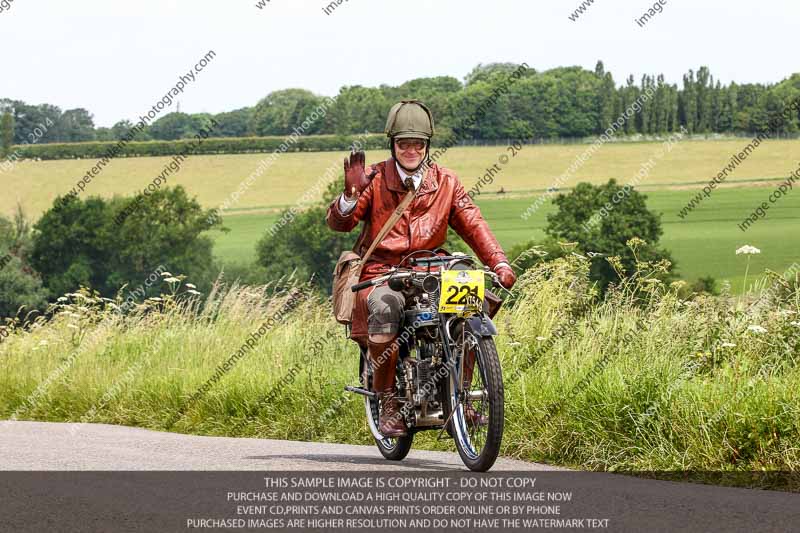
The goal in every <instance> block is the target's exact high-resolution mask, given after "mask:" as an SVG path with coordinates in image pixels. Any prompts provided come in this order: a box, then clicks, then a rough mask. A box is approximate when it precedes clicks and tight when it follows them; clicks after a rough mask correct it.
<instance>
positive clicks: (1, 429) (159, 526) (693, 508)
mask: <svg viewBox="0 0 800 533" xmlns="http://www.w3.org/2000/svg"><path fill="white" fill-rule="evenodd" d="M465 470H466V469H465V467H464V466H463V464H462V463H461V460H460V458H459V456H458V455H457V454H455V453H444V452H428V451H421V450H412V451H411V453H410V454H409V456H408V458H407V459H406V460H404V461H402V462H389V461H386V460H385V459H383V457H382V456H381V455H380V453H379V452H378V451H377V449H376V448H375V447H371V446H350V445H341V444H322V443H307V442H292V441H279V440H260V439H233V438H221V437H199V436H189V435H179V434H174V433H163V432H157V431H149V430H145V429H137V428H128V427H119V426H109V425H101V424H96V425H95V424H90V425H82V426H73V425H71V424H57V423H40V422H9V421H0V532H5V531H14V532H15V533H16V532H21V531H37V532H38V531H58V532H61V531H63V532H72V531H98V532H101V531H102V532H116V531H147V532H152V531H187V530H191V529H205V530H214V531H217V530H226V531H227V530H230V529H238V530H242V531H264V530H271V531H311V530H313V531H381V532H382V533H387V532H390V531H402V532H403V533H411V532H412V531H432V530H435V531H458V532H459V533H462V532H466V531H495V532H496V531H511V530H517V531H522V530H525V531H531V530H543V531H544V530H547V531H554V530H555V531H648V532H650V531H653V532H672V531H681V532H688V531H692V532H694V531H703V532H707V531H725V532H728V531H741V532H747V533H752V532H754V531H758V532H767V531H769V532H771V531H781V532H783V531H800V526H798V524H800V495H798V494H792V493H785V492H777V491H765V490H749V489H742V488H730V487H719V486H713V485H701V484H693V483H679V482H672V481H661V480H653V479H643V478H639V477H631V476H624V475H616V474H610V473H599V472H575V471H570V470H567V469H560V468H558V467H553V466H548V465H542V464H535V463H527V462H523V461H515V460H510V459H500V460H498V462H497V463H496V465H495V467H494V468H493V469H492V470H491V471H490V472H489V473H487V474H473V473H467V472H465ZM279 478H281V479H283V481H282V483H284V484H283V485H277V484H271V483H278V481H275V480H278V479H279ZM378 478H381V479H383V480H384V482H386V483H387V484H386V485H377V484H375V485H371V487H373V488H367V489H364V490H365V492H370V493H372V494H373V495H376V498H377V497H378V496H377V495H380V494H384V495H390V494H389V493H391V492H392V490H393V489H389V488H382V489H380V488H377V487H379V486H380V487H391V486H392V485H391V480H392V479H394V480H402V479H403V478H406V480H407V481H413V482H422V481H426V480H430V479H433V480H434V481H436V480H439V481H442V480H443V479H444V478H449V479H450V481H449V483H451V484H450V485H447V487H449V488H444V489H443V488H431V487H432V486H427V487H425V486H424V485H406V486H412V487H414V488H413V489H412V490H405V494H406V495H407V497H422V496H425V497H429V498H433V497H434V496H436V497H438V499H429V500H425V502H437V503H432V504H430V506H429V507H425V505H426V504H425V503H424V502H421V503H419V507H418V508H419V509H421V510H420V511H417V510H413V511H411V510H409V509H410V508H409V507H408V505H406V507H402V505H405V503H407V502H405V500H393V501H394V502H395V503H397V504H398V505H400V507H397V508H392V507H385V508H384V507H383V505H384V502H386V501H387V500H375V504H376V505H377V504H378V503H380V504H381V510H379V511H375V510H365V509H366V508H367V507H369V506H366V505H364V506H361V507H360V508H359V507H342V508H341V509H342V511H341V514H340V515H337V514H335V513H336V512H338V511H335V506H333V507H331V508H332V509H334V511H333V512H334V514H333V515H331V514H328V515H326V512H325V511H324V510H320V509H322V508H323V505H324V503H322V502H319V504H318V505H317V506H312V505H308V500H306V498H305V497H306V493H309V494H311V495H312V496H313V495H314V494H313V493H315V491H317V492H319V491H318V489H316V488H313V489H312V488H306V489H297V490H301V492H302V491H304V492H303V493H302V494H301V493H300V492H295V494H296V495H297V496H298V497H302V499H301V501H300V503H298V506H296V507H293V508H291V509H294V511H293V512H292V513H290V512H289V510H290V507H289V506H291V505H294V503H292V502H294V501H297V500H292V499H291V498H289V503H285V504H283V503H282V504H280V505H282V506H283V508H284V511H285V512H284V511H274V509H273V506H274V505H275V504H274V502H275V501H277V500H273V503H271V504H264V503H263V502H258V501H253V500H246V499H244V500H236V498H235V497H234V499H233V501H232V500H231V495H236V494H246V493H262V492H261V491H265V490H266V491H270V490H272V491H274V492H273V493H274V494H278V495H282V494H285V495H286V496H291V494H290V493H292V491H293V489H292V487H293V486H294V485H293V483H294V482H295V481H297V480H299V479H312V480H313V479H317V480H324V479H330V480H331V483H334V485H331V487H338V489H337V488H333V489H326V490H330V491H333V492H336V491H337V490H338V491H340V492H343V491H344V492H346V491H347V490H349V489H341V487H342V485H341V483H342V480H346V479H350V480H351V481H352V480H355V481H358V482H361V483H363V482H366V481H367V480H369V479H373V481H374V480H375V479H378ZM503 479H505V480H507V481H505V482H504V483H506V485H503V484H502V483H501V482H503ZM387 480H389V481H387ZM498 480H499V481H498ZM470 481H472V482H475V483H477V485H472V486H477V487H478V488H477V489H475V490H476V491H478V492H481V491H483V493H484V498H485V499H484V500H480V501H481V502H483V503H482V504H480V505H489V506H491V507H492V510H491V511H489V510H483V509H479V510H478V511H477V512H476V513H473V514H470V513H471V512H472V511H469V510H465V511H462V510H461V507H457V506H456V504H455V503H452V504H448V503H447V502H448V500H445V499H444V498H445V497H452V496H457V495H459V494H466V493H470V491H473V489H468V490H466V491H465V490H464V487H467V488H468V487H469V486H470V485H464V484H462V483H463V482H470ZM484 481H485V482H498V483H501V484H500V485H491V484H487V485H485V486H487V487H495V486H497V487H501V488H486V489H481V488H480V487H481V486H483V485H481V484H482V483H483V482H484ZM512 482H516V483H521V482H526V483H530V482H535V483H536V485H535V490H534V489H533V488H531V487H532V486H530V485H529V486H528V487H529V488H528V489H512V488H505V489H503V488H502V487H503V486H505V487H513V486H514V485H513V483H512ZM265 483H266V485H265ZM337 483H338V485H337ZM375 483H377V481H376V482H375ZM265 486H266V489H265ZM278 486H280V487H281V488H280V489H275V487H278ZM442 486H443V485H439V487H442ZM516 486H517V487H519V485H516ZM454 487H455V488H454ZM459 487H461V488H459ZM320 490H321V489H320ZM398 490H400V491H402V490H404V489H394V491H395V492H397V491H398ZM539 491H541V492H539ZM473 492H474V491H473ZM516 493H525V494H528V495H529V496H530V495H535V494H538V493H541V494H547V495H548V496H547V498H550V496H549V495H551V494H556V495H557V494H559V493H560V494H562V495H563V494H569V495H570V496H569V498H568V499H564V500H554V501H558V502H559V504H558V506H557V507H558V509H559V510H558V511H555V512H554V511H552V509H555V508H556V507H555V506H554V504H553V503H552V502H551V503H550V504H548V505H549V508H550V509H551V510H550V511H547V512H546V513H544V514H543V511H542V510H541V509H544V508H546V507H548V506H546V505H545V504H544V500H541V501H528V502H526V504H525V505H526V507H525V508H524V511H523V508H522V507H518V508H516V509H517V510H515V508H513V507H512V506H511V503H513V502H516V501H518V500H516V496H514V494H516ZM264 494H266V493H264ZM320 494H321V493H320ZM509 494H510V496H506V495H509ZM281 497H282V496H281ZM501 497H502V498H508V499H498V498H501ZM281 501H283V500H281ZM314 501H315V500H313V499H312V500H311V502H314ZM414 501H417V502H419V500H414ZM459 501H460V502H461V504H465V503H466V504H475V505H476V506H477V505H479V504H478V503H477V502H478V501H479V500H477V499H475V500H471V499H469V498H467V499H463V500H459ZM520 501H521V500H520ZM548 501H549V500H548ZM403 502H405V503H403ZM506 504H508V506H507V507H506V508H505V510H503V509H502V506H504V505H506ZM260 505H263V507H259V506H260ZM342 505H348V503H347V501H345V502H344V503H343V504H342ZM370 505H372V504H370ZM437 505H438V507H435V506H437ZM520 505H522V504H521V503H520ZM248 506H250V507H248ZM312 507H313V510H312V511H308V510H307V509H310V508H312ZM347 509H353V510H347ZM359 509H361V510H359ZM369 509H375V507H374V506H373V507H369ZM392 509H399V510H392ZM434 509H436V510H434ZM448 509H451V511H449V510H448ZM456 509H458V510H456ZM487 509H488V507H487ZM256 511H257V512H259V513H261V515H260V516H262V517H263V516H267V517H271V518H268V520H272V519H275V520H289V519H290V518H291V517H293V516H296V517H304V519H305V520H312V519H319V520H327V519H330V520H348V519H351V520H363V521H364V522H358V523H359V524H362V523H363V524H370V525H368V526H352V527H349V526H347V527H346V526H345V525H343V524H344V522H342V523H341V525H339V526H337V525H335V523H334V522H330V523H328V525H324V526H318V527H315V528H311V527H307V528H306V527H303V528H294V529H291V528H290V527H287V526H286V524H288V523H289V522H281V524H283V525H280V526H276V525H275V524H277V522H269V521H265V522H263V523H262V524H265V525H256V523H255V522H253V523H251V522H248V521H247V520H246V519H250V518H252V515H250V514H249V513H251V512H256ZM282 512H283V514H281V513H282ZM242 513H244V514H242ZM364 513H367V514H364ZM375 513H379V514H375ZM398 513H400V514H398ZM403 513H405V514H403ZM408 513H411V515H410V516H411V518H416V519H425V520H429V519H430V520H433V519H438V520H440V521H441V522H440V523H441V524H446V525H444V526H442V527H415V526H414V525H413V524H412V525H407V524H406V523H405V522H404V523H402V525H397V524H400V522H396V523H395V525H392V524H393V523H392V522H386V523H382V522H379V520H399V519H400V518H402V517H404V516H406V515H407V514H408ZM231 516H232V517H233V518H236V519H239V520H241V523H242V524H243V525H242V526H240V527H235V526H226V529H218V526H213V525H212V526H209V525H208V524H209V523H210V522H203V521H204V520H214V519H220V518H222V517H231ZM275 517H277V518H275ZM470 517H471V518H470ZM515 518H521V519H526V518H527V519H528V520H530V519H538V520H542V521H541V522H538V523H537V524H538V525H535V526H530V525H523V524H521V523H520V524H519V525H518V526H517V527H516V528H513V527H510V526H507V525H505V524H511V523H512V522H507V523H506V522H502V523H501V522H497V521H499V520H513V519H515ZM403 519H404V520H405V519H406V518H403ZM466 520H472V521H471V522H466ZM479 520H480V521H479ZM484 520H485V521H484ZM544 520H574V521H573V522H570V521H568V522H565V524H566V525H564V524H561V523H558V524H561V525H555V526H554V525H553V523H552V522H544ZM370 521H374V522H370ZM461 521H465V522H463V523H464V524H468V525H466V526H462V525H461V523H462V522H461ZM492 521H496V525H495V526H491V525H490V524H491V523H492ZM584 521H585V522H584ZM270 524H271V525H270ZM331 524H333V525H331ZM386 524H388V525H386ZM251 525H252V527H251ZM359 528H360V529H359Z"/></svg>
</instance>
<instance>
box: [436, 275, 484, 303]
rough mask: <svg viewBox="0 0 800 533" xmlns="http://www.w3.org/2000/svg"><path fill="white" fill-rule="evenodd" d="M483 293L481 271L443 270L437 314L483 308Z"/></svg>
mask: <svg viewBox="0 0 800 533" xmlns="http://www.w3.org/2000/svg"><path fill="white" fill-rule="evenodd" d="M483 291H484V273H483V271H482V270H445V271H444V272H442V291H441V295H440V296H439V312H440V313H463V312H465V311H478V310H480V309H481V308H482V306H483Z"/></svg>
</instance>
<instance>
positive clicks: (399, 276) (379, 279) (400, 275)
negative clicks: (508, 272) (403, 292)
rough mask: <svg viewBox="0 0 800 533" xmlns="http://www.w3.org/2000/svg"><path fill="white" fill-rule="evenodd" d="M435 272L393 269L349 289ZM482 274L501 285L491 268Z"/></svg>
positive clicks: (495, 285)
mask: <svg viewBox="0 0 800 533" xmlns="http://www.w3.org/2000/svg"><path fill="white" fill-rule="evenodd" d="M456 259H460V258H456ZM437 274H439V272H417V271H413V270H410V271H405V272H403V271H400V272H398V271H397V270H393V271H391V272H389V273H388V274H384V275H383V276H380V277H377V278H372V279H368V280H366V281H362V282H361V283H356V284H355V285H351V286H350V290H351V291H353V292H358V291H360V290H363V289H366V288H367V287H372V286H373V285H380V284H381V283H383V282H384V281H386V280H388V279H390V278H393V279H406V278H413V277H414V276H419V277H423V276H425V277H427V276H430V275H437ZM484 274H488V275H489V276H490V277H491V278H492V286H494V287H502V285H501V284H500V279H499V277H498V275H497V274H496V273H494V272H492V271H491V270H486V271H484Z"/></svg>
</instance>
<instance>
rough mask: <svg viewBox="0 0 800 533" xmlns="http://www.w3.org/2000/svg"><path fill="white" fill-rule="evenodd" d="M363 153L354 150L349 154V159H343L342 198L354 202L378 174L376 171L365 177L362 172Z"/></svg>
mask: <svg viewBox="0 0 800 533" xmlns="http://www.w3.org/2000/svg"><path fill="white" fill-rule="evenodd" d="M364 159H365V156H364V152H363V150H360V151H358V152H356V151H355V150H354V151H352V152H350V157H349V158H347V157H345V158H344V197H345V198H346V199H348V200H355V199H356V198H358V195H360V194H361V192H362V191H363V190H364V189H366V188H367V185H369V182H370V180H371V179H372V178H373V177H374V176H375V174H376V173H377V172H378V171H377V169H376V170H374V171H373V172H372V174H370V175H369V176H367V174H366V172H364Z"/></svg>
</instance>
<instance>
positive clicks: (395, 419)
mask: <svg viewBox="0 0 800 533" xmlns="http://www.w3.org/2000/svg"><path fill="white" fill-rule="evenodd" d="M378 401H379V402H380V424H379V427H378V431H380V432H381V435H383V436H384V437H405V436H406V435H407V434H408V433H407V432H406V422H405V420H403V416H402V415H401V414H400V402H398V401H397V393H396V392H395V391H394V390H392V389H389V390H386V391H384V392H381V393H378Z"/></svg>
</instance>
